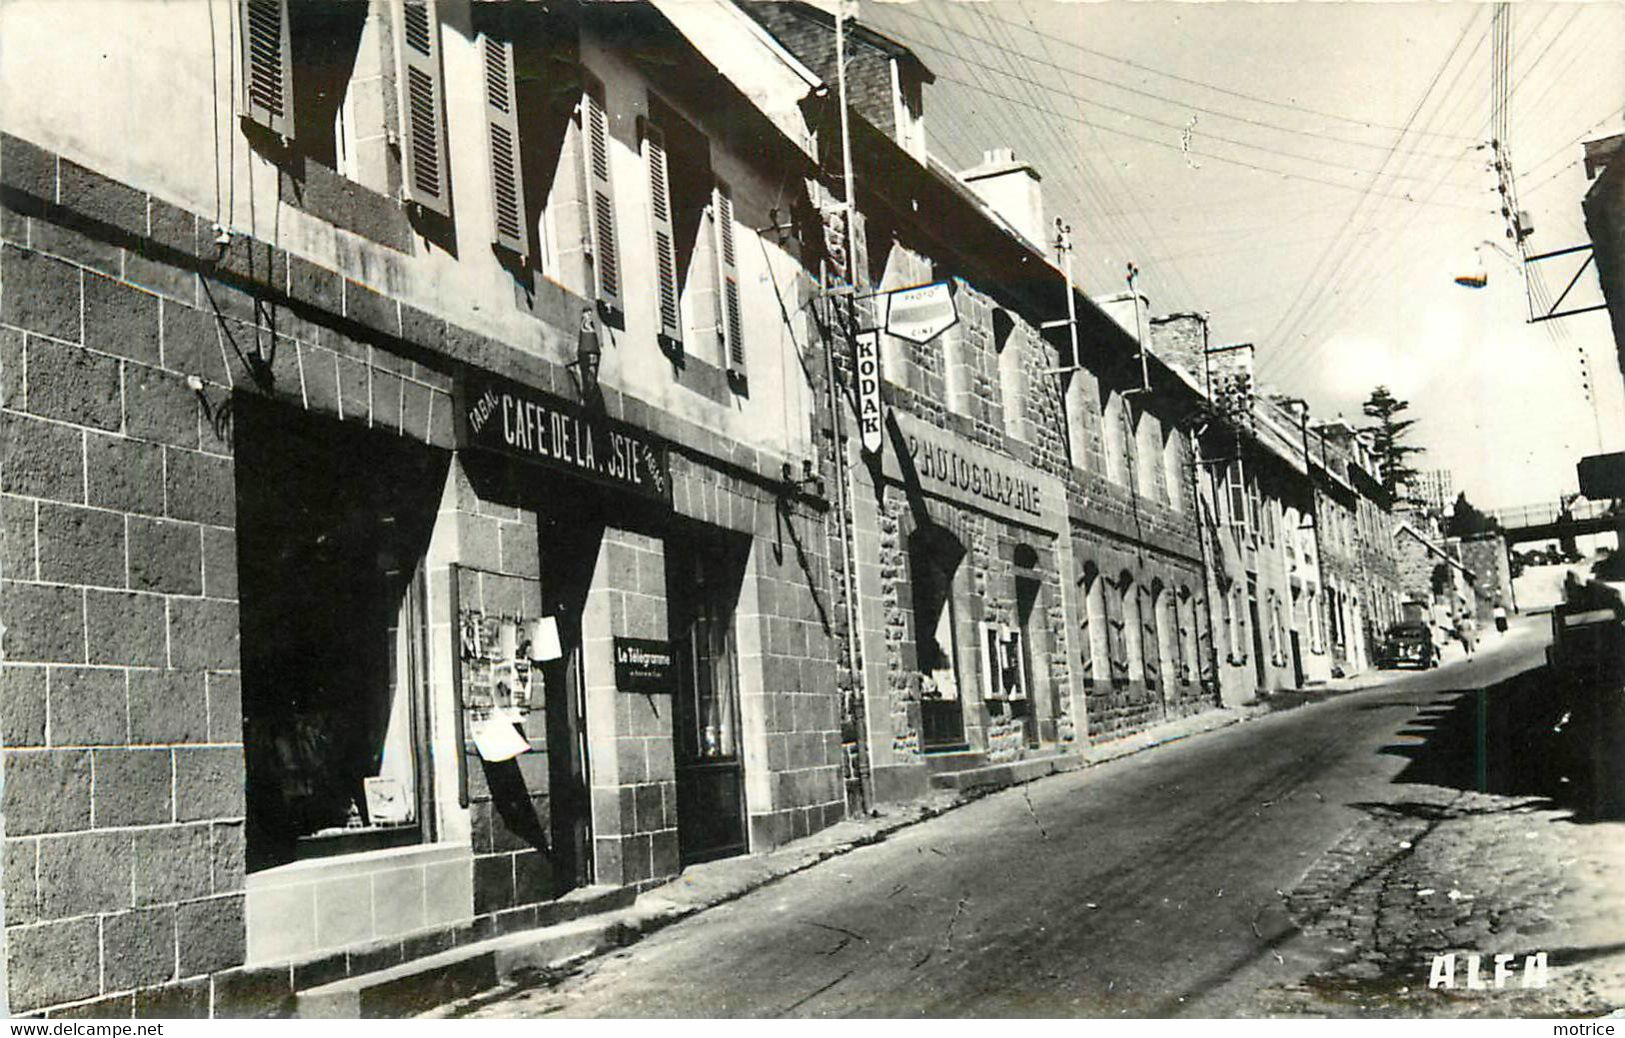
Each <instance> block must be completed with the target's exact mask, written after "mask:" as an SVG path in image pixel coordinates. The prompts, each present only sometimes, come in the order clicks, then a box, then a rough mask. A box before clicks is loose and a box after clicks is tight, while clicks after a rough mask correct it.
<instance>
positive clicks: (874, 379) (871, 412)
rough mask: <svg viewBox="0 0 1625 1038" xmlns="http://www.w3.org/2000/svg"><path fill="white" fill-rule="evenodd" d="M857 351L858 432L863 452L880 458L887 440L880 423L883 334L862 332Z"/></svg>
mask: <svg viewBox="0 0 1625 1038" xmlns="http://www.w3.org/2000/svg"><path fill="white" fill-rule="evenodd" d="M856 351H857V356H856V358H855V360H856V368H857V374H858V431H859V432H860V433H861V434H862V438H863V449H864V450H866V451H868V452H869V453H870V454H872V455H874V456H875V457H877V458H878V457H880V449H881V445H882V444H884V443H885V439H886V434H885V430H884V428H883V427H882V424H881V420H880V333H879V332H878V331H869V332H859V333H858V337H857V347H856Z"/></svg>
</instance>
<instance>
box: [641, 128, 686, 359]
mask: <svg viewBox="0 0 1625 1038" xmlns="http://www.w3.org/2000/svg"><path fill="white" fill-rule="evenodd" d="M643 148H644V158H645V160H646V162H647V163H648V166H649V226H650V230H651V231H652V232H653V234H654V246H655V306H656V309H657V310H658V312H659V315H660V334H661V335H663V336H665V337H666V338H667V339H668V340H670V341H671V342H673V343H678V344H681V343H682V341H683V323H682V315H681V312H680V310H679V307H678V302H679V293H680V290H681V287H680V286H679V285H678V283H677V232H676V230H675V228H673V226H672V218H671V170H670V168H669V167H668V165H667V163H666V134H665V131H664V130H662V129H661V128H660V127H659V126H658V125H657V124H655V123H654V122H652V121H648V120H645V122H644V125H643Z"/></svg>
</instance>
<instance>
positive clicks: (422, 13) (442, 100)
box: [395, 0, 451, 216]
mask: <svg viewBox="0 0 1625 1038" xmlns="http://www.w3.org/2000/svg"><path fill="white" fill-rule="evenodd" d="M397 7H398V8H399V10H400V19H399V22H398V23H397V25H396V27H395V29H396V34H395V40H396V47H395V50H396V53H397V55H398V56H399V61H400V82H401V89H400V93H401V129H402V133H401V143H402V148H401V150H402V153H403V155H404V157H405V159H406V178H405V191H406V200H407V201H409V202H414V203H416V204H418V205H420V206H422V207H423V208H425V209H430V210H433V211H434V212H437V213H439V214H440V215H441V216H450V215H451V184H450V182H449V180H450V178H449V176H448V167H447V163H446V97H445V83H444V79H443V78H442V76H441V72H440V19H439V13H438V12H437V11H436V9H435V2H434V0H400V3H398V4H397Z"/></svg>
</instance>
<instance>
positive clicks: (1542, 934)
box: [1260, 786, 1625, 1017]
mask: <svg viewBox="0 0 1625 1038" xmlns="http://www.w3.org/2000/svg"><path fill="white" fill-rule="evenodd" d="M1550 804H1551V802H1550V801H1548V800H1545V799H1537V798H1530V797H1521V796H1501V795H1492V794H1485V793H1473V792H1460V791H1456V790H1451V789H1444V788H1440V787H1430V786H1412V787H1407V789H1406V792H1405V795H1404V797H1403V798H1401V799H1396V800H1395V801H1393V802H1390V803H1385V804H1371V805H1367V810H1368V811H1369V814H1368V816H1367V817H1366V818H1365V819H1364V820H1362V821H1361V822H1359V823H1358V824H1357V825H1356V826H1355V827H1354V828H1353V829H1351V830H1350V831H1349V832H1348V833H1347V834H1346V835H1345V836H1344V838H1343V839H1342V840H1340V841H1339V842H1338V843H1337V844H1336V845H1335V846H1334V847H1333V848H1332V849H1331V850H1330V851H1328V852H1327V853H1326V854H1325V855H1323V856H1322V857H1321V858H1320V859H1319V860H1318V861H1317V862H1316V863H1315V865H1314V866H1312V867H1311V868H1310V870H1309V871H1308V873H1307V874H1306V875H1305V876H1304V879H1303V881H1302V882H1301V883H1300V884H1299V885H1298V886H1297V887H1296V888H1295V889H1294V890H1292V891H1291V892H1289V893H1287V894H1286V895H1285V900H1286V907H1287V910H1288V912H1289V913H1290V915H1291V917H1292V919H1293V922H1294V923H1295V924H1296V925H1297V926H1298V927H1299V928H1300V930H1301V931H1302V933H1303V935H1304V937H1305V938H1307V939H1308V940H1309V941H1310V942H1313V943H1315V944H1317V945H1319V954H1320V956H1321V957H1322V960H1323V962H1324V965H1323V966H1322V967H1321V968H1319V969H1317V970H1315V971H1314V972H1313V973H1311V974H1310V975H1309V976H1308V977H1306V978H1305V979H1303V980H1302V981H1300V982H1298V983H1296V984H1293V985H1291V986H1288V987H1285V988H1282V989H1279V990H1278V991H1277V992H1276V993H1275V994H1274V995H1273V997H1271V998H1269V999H1267V1000H1266V1002H1265V1004H1264V1005H1263V1006H1261V1007H1260V1008H1261V1010H1262V1011H1263V1012H1265V1013H1266V1014H1269V1015H1316V1016H1320V1015H1324V1016H1336V1017H1365V1016H1371V1017H1377V1016H1404V1017H1436V1016H1453V1017H1531V1016H1597V1015H1603V1014H1606V1013H1608V1012H1610V1011H1612V1010H1614V1009H1616V1008H1617V1007H1619V1006H1621V1005H1625V943H1622V941H1621V938H1622V937H1625V911H1622V910H1621V908H1620V906H1619V897H1618V892H1619V883H1620V874H1619V863H1620V862H1625V826H1622V825H1619V824H1617V823H1615V824H1608V823H1602V824H1583V823H1581V822H1579V821H1577V820H1576V819H1575V817H1574V816H1572V815H1571V814H1570V812H1568V811H1567V810H1562V809H1557V808H1553V807H1552V806H1550ZM1452 952H1453V953H1455V954H1456V961H1455V970H1454V974H1453V979H1454V986H1453V987H1451V988H1430V987H1429V978H1430V971H1431V968H1432V965H1433V962H1434V956H1436V955H1443V954H1447V953H1452ZM1539 952H1545V953H1547V956H1548V961H1549V967H1550V968H1549V974H1548V984H1547V986H1546V987H1544V988H1540V989H1524V988H1523V987H1522V986H1521V985H1522V969H1523V964H1524V961H1525V956H1529V955H1534V954H1536V953H1539ZM1468 954H1474V955H1478V956H1480V957H1481V960H1482V965H1481V967H1480V975H1481V977H1482V981H1483V983H1484V985H1485V987H1484V988H1483V989H1480V990H1473V989H1470V988H1469V987H1468V986H1467V983H1468V982H1467V972H1468V966H1467V960H1466V956H1467V955H1468ZM1497 954H1510V955H1512V956H1514V958H1513V960H1512V963H1511V966H1512V969H1513V974H1512V976H1511V977H1510V978H1509V979H1507V980H1505V981H1504V986H1503V987H1501V988H1500V989H1499V990H1497V989H1496V988H1495V979H1494V972H1493V970H1494V966H1493V964H1494V957H1495V956H1496V955H1497Z"/></svg>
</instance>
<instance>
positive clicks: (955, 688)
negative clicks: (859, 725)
mask: <svg viewBox="0 0 1625 1038" xmlns="http://www.w3.org/2000/svg"><path fill="white" fill-rule="evenodd" d="M964 554H965V552H964V549H963V548H962V547H961V546H960V545H959V542H958V541H956V540H954V538H953V537H952V536H951V535H949V534H948V533H947V532H945V531H943V530H942V529H940V528H939V527H936V526H929V525H922V526H921V527H920V528H919V529H918V530H916V531H915V532H914V534H913V535H912V536H911V537H910V538H909V548H908V563H909V579H910V581H911V583H912V585H913V599H914V601H913V605H914V649H915V657H916V660H917V666H918V667H919V671H920V748H921V749H923V750H926V751H931V750H963V749H967V748H968V746H967V744H966V742H965V707H964V700H963V693H962V689H961V686H962V682H961V681H960V673H959V646H958V641H957V628H958V625H957V622H956V620H957V618H956V616H955V608H954V586H953V582H954V573H955V571H956V570H958V568H959V561H960V559H961V558H963V557H964Z"/></svg>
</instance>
